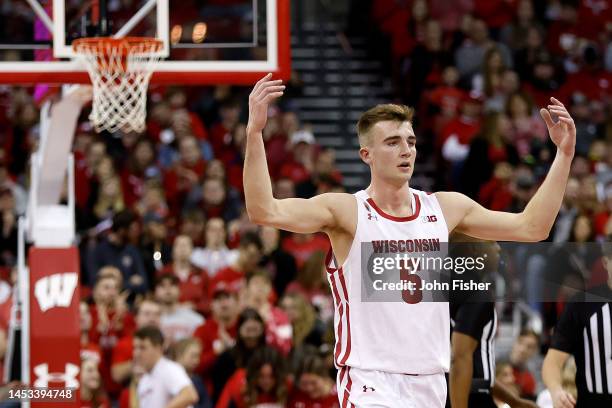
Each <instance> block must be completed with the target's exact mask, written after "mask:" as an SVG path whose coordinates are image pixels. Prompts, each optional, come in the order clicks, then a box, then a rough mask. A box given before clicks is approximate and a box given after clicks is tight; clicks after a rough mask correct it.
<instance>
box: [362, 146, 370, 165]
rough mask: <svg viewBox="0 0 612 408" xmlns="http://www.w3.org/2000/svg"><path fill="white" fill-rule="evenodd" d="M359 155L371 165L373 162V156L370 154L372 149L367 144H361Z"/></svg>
mask: <svg viewBox="0 0 612 408" xmlns="http://www.w3.org/2000/svg"><path fill="white" fill-rule="evenodd" d="M359 157H361V160H363V162H364V163H365V164H367V165H370V164H371V162H372V156H371V155H370V149H369V148H368V147H367V146H361V147H360V148H359Z"/></svg>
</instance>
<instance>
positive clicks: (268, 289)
mask: <svg viewBox="0 0 612 408" xmlns="http://www.w3.org/2000/svg"><path fill="white" fill-rule="evenodd" d="M271 294H272V282H271V281H270V276H269V275H268V273H267V272H266V271H264V270H259V271H257V272H254V273H252V274H251V275H249V277H248V278H247V286H246V291H245V293H244V299H243V301H244V304H245V305H246V306H247V307H251V308H253V309H255V310H257V312H258V313H259V315H260V316H261V317H262V319H263V320H264V322H265V323H266V341H267V343H268V344H269V345H270V346H272V347H274V348H276V349H277V350H278V351H279V352H280V353H281V354H283V355H284V356H287V355H288V354H289V351H291V345H292V339H293V328H292V326H291V322H290V321H289V317H287V314H286V313H285V312H284V311H283V310H282V309H281V308H279V307H276V306H274V305H273V304H272V303H271V302H270V295H271Z"/></svg>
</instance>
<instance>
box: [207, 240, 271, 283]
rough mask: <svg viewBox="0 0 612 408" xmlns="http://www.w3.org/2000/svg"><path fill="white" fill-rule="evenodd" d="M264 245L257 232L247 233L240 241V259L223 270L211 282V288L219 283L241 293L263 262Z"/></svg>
mask: <svg viewBox="0 0 612 408" xmlns="http://www.w3.org/2000/svg"><path fill="white" fill-rule="evenodd" d="M262 251H263V244H262V242H261V238H259V235H258V234H257V233H256V232H247V233H245V234H244V235H243V236H242V238H241V239H240V246H239V247H238V258H237V259H236V262H234V263H233V264H232V265H231V266H228V267H227V268H223V269H221V270H220V271H219V272H217V274H216V275H215V276H214V277H213V278H212V280H211V287H215V286H216V285H217V284H218V283H219V282H224V283H225V284H227V285H229V286H231V287H232V290H234V291H239V290H240V289H241V288H243V287H244V284H245V283H246V282H245V280H246V277H247V276H248V275H250V274H251V273H253V272H254V271H255V269H256V268H257V265H258V264H259V261H260V260H261V256H262Z"/></svg>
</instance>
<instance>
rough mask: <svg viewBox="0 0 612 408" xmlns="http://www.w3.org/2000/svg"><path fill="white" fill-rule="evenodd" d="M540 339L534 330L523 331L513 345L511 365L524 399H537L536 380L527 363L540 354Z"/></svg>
mask: <svg viewBox="0 0 612 408" xmlns="http://www.w3.org/2000/svg"><path fill="white" fill-rule="evenodd" d="M539 345H540V338H539V336H538V335H537V334H536V333H535V332H534V331H533V330H523V331H521V333H520V334H519V336H518V338H517V339H516V340H515V342H514V344H513V345H512V351H511V352H510V364H512V369H513V370H514V378H515V380H516V384H517V385H518V387H519V391H520V395H521V397H522V398H535V395H536V380H535V377H534V375H533V374H532V373H531V372H530V371H529V369H528V368H527V363H528V362H529V360H531V359H532V358H533V357H534V356H535V354H536V353H537V352H538V347H539Z"/></svg>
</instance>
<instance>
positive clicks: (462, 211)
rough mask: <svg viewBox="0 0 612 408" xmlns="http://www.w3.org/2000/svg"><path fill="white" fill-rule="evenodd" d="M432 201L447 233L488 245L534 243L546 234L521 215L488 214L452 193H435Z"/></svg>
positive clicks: (479, 206)
mask: <svg viewBox="0 0 612 408" xmlns="http://www.w3.org/2000/svg"><path fill="white" fill-rule="evenodd" d="M436 197H437V199H438V202H439V203H440V206H441V207H442V212H443V213H444V217H445V218H446V223H447V225H448V229H449V231H452V230H454V229H456V230H457V231H458V232H461V233H463V234H466V235H469V236H472V237H474V238H480V239H486V240H492V241H518V242H537V241H541V240H543V239H546V233H545V231H543V230H542V229H541V228H539V227H538V226H537V225H535V224H533V223H531V222H530V221H529V220H528V218H527V217H526V216H525V214H524V213H518V214H514V213H508V212H502V211H492V210H488V209H486V208H484V207H483V206H482V205H480V204H478V203H477V202H476V201H474V200H472V199H471V198H469V197H467V196H465V195H463V194H460V193H454V192H439V193H436Z"/></svg>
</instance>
